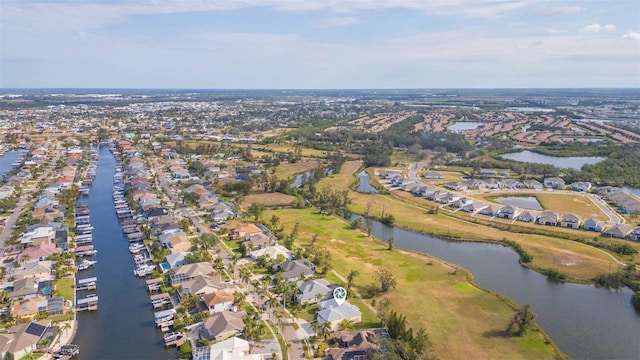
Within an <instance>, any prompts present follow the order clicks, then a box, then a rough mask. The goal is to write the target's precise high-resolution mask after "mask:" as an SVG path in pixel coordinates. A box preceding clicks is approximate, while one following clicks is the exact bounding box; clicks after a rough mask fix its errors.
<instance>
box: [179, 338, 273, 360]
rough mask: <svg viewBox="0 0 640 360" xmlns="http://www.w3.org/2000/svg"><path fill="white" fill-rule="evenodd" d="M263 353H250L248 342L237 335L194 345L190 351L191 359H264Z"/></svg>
mask: <svg viewBox="0 0 640 360" xmlns="http://www.w3.org/2000/svg"><path fill="white" fill-rule="evenodd" d="M263 355H264V354H252V353H251V346H250V345H249V342H248V341H246V340H244V339H241V338H239V337H232V338H230V339H226V340H223V341H220V342H217V343H215V344H213V345H210V346H201V347H196V348H194V349H193V351H192V352H191V356H192V358H193V360H265V358H264V357H263Z"/></svg>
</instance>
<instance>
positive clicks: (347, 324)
mask: <svg viewBox="0 0 640 360" xmlns="http://www.w3.org/2000/svg"><path fill="white" fill-rule="evenodd" d="M338 328H339V329H340V330H351V329H352V328H353V321H351V320H349V319H343V320H342V321H340V323H339V324H338Z"/></svg>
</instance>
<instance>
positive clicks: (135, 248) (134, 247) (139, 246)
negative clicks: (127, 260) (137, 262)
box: [129, 242, 145, 254]
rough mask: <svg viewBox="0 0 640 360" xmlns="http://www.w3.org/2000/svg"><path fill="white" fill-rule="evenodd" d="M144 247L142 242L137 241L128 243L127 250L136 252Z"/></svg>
mask: <svg viewBox="0 0 640 360" xmlns="http://www.w3.org/2000/svg"><path fill="white" fill-rule="evenodd" d="M144 249H145V246H144V244H143V243H139V242H137V243H133V244H131V245H129V252H131V253H132V254H137V253H139V252H140V251H142V250H144Z"/></svg>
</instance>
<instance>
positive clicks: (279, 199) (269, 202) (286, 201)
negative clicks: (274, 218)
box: [242, 193, 296, 208]
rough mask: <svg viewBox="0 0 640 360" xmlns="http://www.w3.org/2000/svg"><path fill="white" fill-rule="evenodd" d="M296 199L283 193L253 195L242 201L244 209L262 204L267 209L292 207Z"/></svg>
mask: <svg viewBox="0 0 640 360" xmlns="http://www.w3.org/2000/svg"><path fill="white" fill-rule="evenodd" d="M295 199H296V198H295V197H294V196H291V195H286V194H281V193H265V194H251V195H247V196H245V197H244V198H243V199H242V207H243V208H249V206H251V204H253V203H257V204H261V205H264V206H265V207H272V206H290V205H291V204H293V202H294V201H295Z"/></svg>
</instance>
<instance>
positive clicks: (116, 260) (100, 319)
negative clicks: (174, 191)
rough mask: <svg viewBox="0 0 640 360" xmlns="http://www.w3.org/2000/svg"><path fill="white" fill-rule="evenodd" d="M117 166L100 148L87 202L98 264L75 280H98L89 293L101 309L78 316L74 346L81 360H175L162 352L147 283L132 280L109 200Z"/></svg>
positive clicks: (125, 245)
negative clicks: (78, 348) (95, 278)
mask: <svg viewBox="0 0 640 360" xmlns="http://www.w3.org/2000/svg"><path fill="white" fill-rule="evenodd" d="M115 163H116V160H115V158H114V156H113V155H112V154H111V152H110V151H109V150H108V148H105V147H102V148H100V150H99V162H98V169H97V173H96V178H95V181H94V183H93V187H92V188H91V191H90V192H89V199H88V202H89V210H90V216H91V225H93V228H94V229H93V244H94V247H95V248H96V249H97V250H98V254H97V256H96V258H95V260H97V261H98V262H97V264H95V266H94V268H93V269H91V270H87V271H83V272H80V273H78V278H87V277H91V276H96V277H97V278H98V281H97V284H98V288H97V290H95V291H92V292H94V293H96V294H97V295H98V299H99V303H98V309H99V310H98V311H95V312H82V313H78V331H77V333H76V337H75V339H74V343H75V344H78V345H79V346H80V357H81V358H82V359H169V358H176V357H177V352H176V351H175V349H170V350H165V348H164V342H163V338H162V334H161V333H160V331H157V330H156V328H155V323H154V317H153V311H152V309H151V302H150V300H149V295H148V294H147V289H146V284H145V281H144V280H142V279H138V278H136V277H134V275H133V269H134V264H133V260H132V258H131V255H130V254H129V250H128V243H127V241H126V240H125V239H124V238H123V236H122V230H121V227H120V223H119V222H118V219H117V217H116V214H115V208H114V205H113V199H112V189H113V175H114V174H115ZM85 296H86V294H82V295H80V296H79V297H85Z"/></svg>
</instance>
